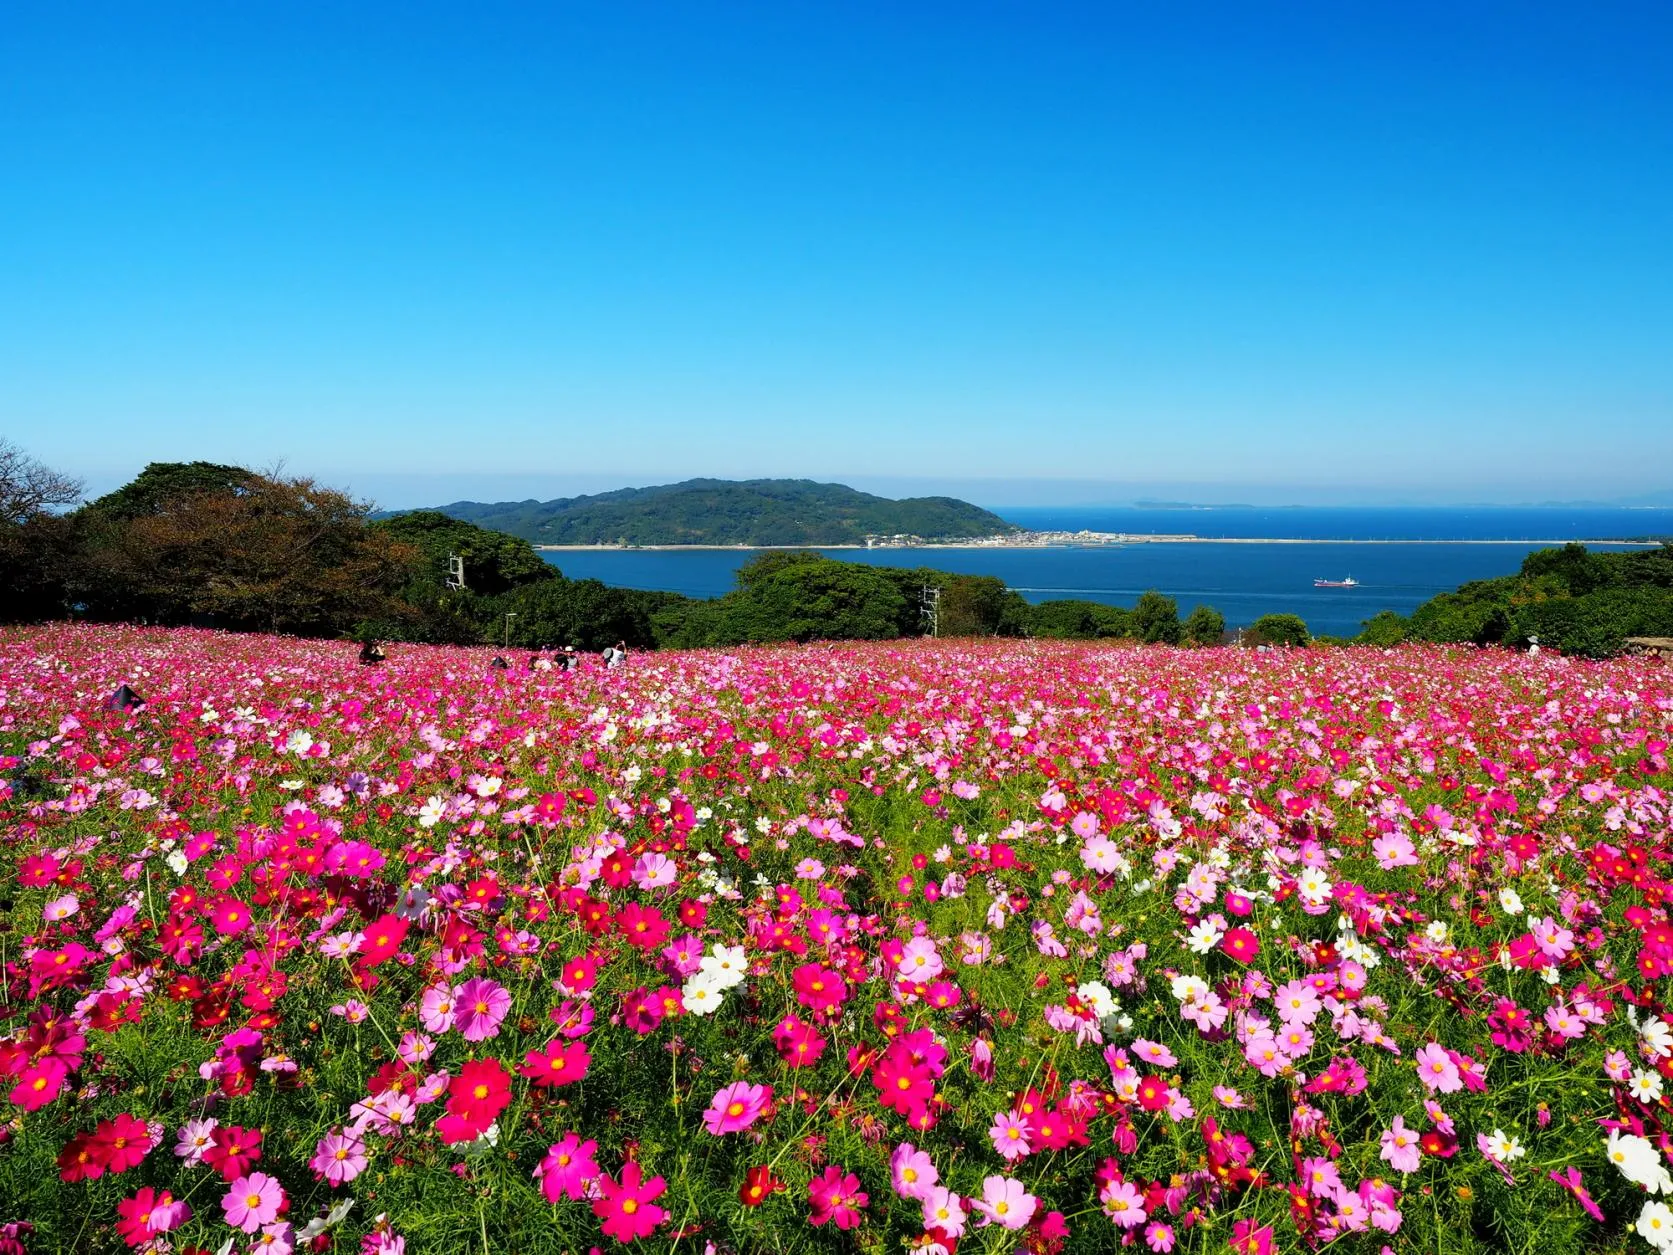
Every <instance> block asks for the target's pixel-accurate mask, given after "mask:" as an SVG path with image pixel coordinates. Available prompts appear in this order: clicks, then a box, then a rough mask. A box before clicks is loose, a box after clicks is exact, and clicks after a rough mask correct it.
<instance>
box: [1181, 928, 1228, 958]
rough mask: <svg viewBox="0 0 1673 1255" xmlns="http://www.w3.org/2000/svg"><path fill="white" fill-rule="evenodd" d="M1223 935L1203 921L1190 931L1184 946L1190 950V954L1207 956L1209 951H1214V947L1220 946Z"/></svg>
mask: <svg viewBox="0 0 1673 1255" xmlns="http://www.w3.org/2000/svg"><path fill="white" fill-rule="evenodd" d="M1224 935H1225V934H1224V933H1222V932H1221V931H1220V930H1219V929H1218V928H1216V927H1215V926H1214V925H1213V924H1212V923H1211V922H1209V921H1208V920H1206V919H1205V920H1203V921H1202V922H1201V923H1199V924H1198V925H1197V926H1196V927H1195V928H1193V929H1192V930H1191V932H1190V936H1189V938H1188V940H1187V941H1186V943H1185V944H1186V946H1187V947H1188V948H1189V949H1190V951H1191V953H1192V954H1207V953H1208V952H1209V951H1210V950H1212V949H1214V947H1215V946H1217V945H1219V944H1220V938H1221V937H1223V936H1224Z"/></svg>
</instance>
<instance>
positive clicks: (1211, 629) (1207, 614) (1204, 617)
mask: <svg viewBox="0 0 1673 1255" xmlns="http://www.w3.org/2000/svg"><path fill="white" fill-rule="evenodd" d="M1225 634H1226V616H1225V615H1223V614H1221V613H1220V612H1219V611H1218V610H1216V609H1215V608H1214V607H1213V606H1198V607H1197V608H1196V609H1195V610H1193V611H1191V613H1190V614H1188V615H1187V616H1186V617H1185V640H1186V642H1187V643H1188V644H1191V645H1218V644H1219V643H1220V638H1221V637H1222V636H1224V635H1225Z"/></svg>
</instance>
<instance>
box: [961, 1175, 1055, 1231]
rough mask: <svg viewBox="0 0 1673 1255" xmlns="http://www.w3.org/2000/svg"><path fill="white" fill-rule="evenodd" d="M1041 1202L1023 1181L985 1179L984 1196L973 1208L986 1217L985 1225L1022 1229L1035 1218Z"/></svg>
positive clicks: (1000, 1178)
mask: <svg viewBox="0 0 1673 1255" xmlns="http://www.w3.org/2000/svg"><path fill="white" fill-rule="evenodd" d="M1039 1201H1040V1200H1039V1199H1037V1198H1035V1197H1034V1196H1033V1195H1032V1194H1030V1193H1029V1192H1028V1190H1027V1189H1026V1188H1025V1187H1024V1186H1023V1183H1022V1182H1021V1181H1014V1180H1012V1179H1011V1178H1010V1177H984V1178H983V1179H982V1196H981V1197H980V1198H978V1199H976V1200H975V1201H974V1202H973V1204H972V1206H974V1207H975V1208H976V1210H977V1211H979V1212H981V1213H982V1215H983V1216H985V1217H986V1219H985V1220H984V1221H983V1223H984V1224H997V1225H1003V1226H1004V1227H1005V1228H1007V1229H1020V1228H1022V1227H1023V1226H1024V1225H1025V1224H1027V1223H1028V1222H1029V1220H1030V1219H1031V1218H1032V1217H1033V1215H1034V1209H1035V1208H1036V1207H1037V1206H1039Z"/></svg>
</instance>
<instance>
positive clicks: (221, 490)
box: [85, 462, 261, 520]
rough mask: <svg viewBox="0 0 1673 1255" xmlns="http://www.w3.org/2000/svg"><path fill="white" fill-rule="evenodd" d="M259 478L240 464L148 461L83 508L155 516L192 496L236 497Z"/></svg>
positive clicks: (121, 516) (106, 514)
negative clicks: (118, 486) (128, 479)
mask: <svg viewBox="0 0 1673 1255" xmlns="http://www.w3.org/2000/svg"><path fill="white" fill-rule="evenodd" d="M260 478H261V477H260V476H259V475H257V474H256V472H254V471H251V470H246V469H245V468H244V467H242V466H226V465H223V464H222V463H220V462H151V463H148V464H147V465H146V468H145V469H144V470H143V471H141V472H140V473H139V474H138V475H137V476H135V477H134V478H133V479H131V480H130V481H128V482H127V483H126V484H123V485H122V487H120V488H118V489H116V490H115V491H114V492H107V493H106V494H105V495H104V496H102V497H100V498H98V499H97V500H95V501H92V502H90V503H89V504H88V505H87V506H86V507H85V508H86V509H87V510H89V511H91V512H93V513H94V514H97V515H99V516H101V517H103V518H105V519H114V520H127V519H136V518H143V517H146V516H149V515H157V514H161V513H163V512H165V511H166V510H169V509H171V508H172V507H173V506H175V505H177V504H179V503H180V502H182V501H185V500H188V499H190V498H192V497H198V496H228V497H236V496H240V495H242V494H244V493H246V492H249V491H250V489H251V487H252V486H253V485H254V484H255V483H256V481H257V480H258V479H260Z"/></svg>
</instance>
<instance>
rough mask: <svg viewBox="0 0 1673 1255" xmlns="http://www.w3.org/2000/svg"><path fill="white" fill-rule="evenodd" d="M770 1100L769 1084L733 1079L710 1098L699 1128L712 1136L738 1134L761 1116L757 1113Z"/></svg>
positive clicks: (759, 1112) (764, 1107)
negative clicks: (754, 1083) (753, 1083)
mask: <svg viewBox="0 0 1673 1255" xmlns="http://www.w3.org/2000/svg"><path fill="white" fill-rule="evenodd" d="M772 1100H773V1088H772V1086H770V1085H751V1084H749V1083H748V1082H747V1081H734V1082H733V1083H732V1084H730V1085H727V1086H725V1087H724V1088H723V1089H721V1090H720V1092H719V1093H717V1094H716V1095H715V1096H714V1098H713V1099H712V1100H711V1101H710V1103H709V1107H708V1110H707V1111H705V1112H704V1113H703V1127H704V1128H705V1129H707V1130H708V1131H709V1132H710V1133H712V1134H713V1135H714V1136H716V1137H721V1136H723V1135H725V1134H727V1133H742V1132H743V1131H744V1130H745V1129H747V1128H749V1127H750V1125H752V1124H754V1123H755V1122H756V1121H757V1120H759V1119H760V1118H761V1113H762V1112H763V1111H765V1110H766V1109H767V1105H768V1104H769V1103H770V1102H772Z"/></svg>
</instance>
